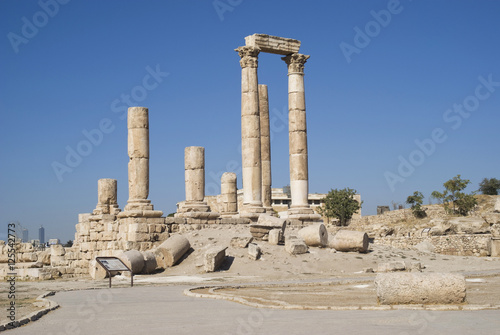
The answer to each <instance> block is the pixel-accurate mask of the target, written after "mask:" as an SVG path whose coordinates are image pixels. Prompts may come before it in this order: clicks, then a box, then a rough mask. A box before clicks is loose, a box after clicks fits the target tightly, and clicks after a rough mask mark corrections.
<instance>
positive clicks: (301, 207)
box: [282, 53, 321, 221]
mask: <svg viewBox="0 0 500 335" xmlns="http://www.w3.org/2000/svg"><path fill="white" fill-rule="evenodd" d="M308 58H309V56H308V55H302V54H298V53H294V54H291V55H288V56H286V57H283V58H282V59H283V60H284V61H285V63H286V64H287V66H288V132H289V142H290V143H289V146H290V190H291V195H292V204H291V206H290V209H289V211H288V217H289V218H290V219H298V220H301V221H319V220H320V219H321V216H320V215H318V214H315V213H314V211H313V210H312V209H311V208H310V206H309V203H308V194H309V176H308V163H307V161H308V157H307V124H306V104H305V93H304V64H305V63H306V61H307V59H308Z"/></svg>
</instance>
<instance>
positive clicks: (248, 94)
mask: <svg viewBox="0 0 500 335" xmlns="http://www.w3.org/2000/svg"><path fill="white" fill-rule="evenodd" d="M235 51H237V52H238V54H239V56H240V57H241V60H240V65H241V158H242V172H243V206H242V207H243V208H240V215H241V216H243V217H249V218H251V219H252V220H254V219H255V220H256V219H257V218H258V216H259V213H263V212H265V210H264V208H263V207H262V170H261V153H260V151H261V145H260V116H259V92H258V78H257V64H258V60H257V56H258V55H259V52H260V49H259V48H256V47H252V46H243V47H239V48H237V49H236V50H235Z"/></svg>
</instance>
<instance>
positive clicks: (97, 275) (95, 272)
mask: <svg viewBox="0 0 500 335" xmlns="http://www.w3.org/2000/svg"><path fill="white" fill-rule="evenodd" d="M89 274H90V277H92V279H94V280H101V279H104V278H106V277H107V276H108V274H107V272H106V270H104V268H103V267H102V266H101V265H100V264H98V263H97V261H96V260H95V259H93V260H91V261H90V263H89Z"/></svg>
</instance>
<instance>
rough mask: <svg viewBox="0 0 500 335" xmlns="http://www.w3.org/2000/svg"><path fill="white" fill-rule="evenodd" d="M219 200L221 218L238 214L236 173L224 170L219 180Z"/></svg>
mask: <svg viewBox="0 0 500 335" xmlns="http://www.w3.org/2000/svg"><path fill="white" fill-rule="evenodd" d="M220 190H221V191H220V201H221V208H222V210H221V213H220V216H221V217H222V218H232V217H234V216H235V215H237V214H238V195H237V191H238V190H237V186H236V173H233V172H225V173H224V174H223V175H222V177H221V181H220Z"/></svg>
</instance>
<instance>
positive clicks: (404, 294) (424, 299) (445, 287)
mask: <svg viewBox="0 0 500 335" xmlns="http://www.w3.org/2000/svg"><path fill="white" fill-rule="evenodd" d="M375 287H376V290H377V299H378V301H379V303H380V304H382V305H397V304H441V305H445V304H461V303H463V302H464V301H465V297H466V290H465V277H464V276H463V275H459V274H452V273H380V274H377V277H376V278H375Z"/></svg>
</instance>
